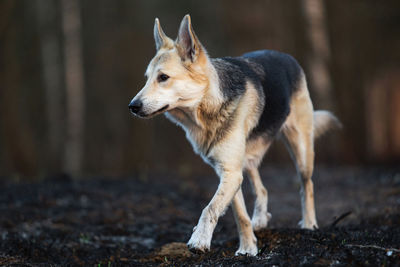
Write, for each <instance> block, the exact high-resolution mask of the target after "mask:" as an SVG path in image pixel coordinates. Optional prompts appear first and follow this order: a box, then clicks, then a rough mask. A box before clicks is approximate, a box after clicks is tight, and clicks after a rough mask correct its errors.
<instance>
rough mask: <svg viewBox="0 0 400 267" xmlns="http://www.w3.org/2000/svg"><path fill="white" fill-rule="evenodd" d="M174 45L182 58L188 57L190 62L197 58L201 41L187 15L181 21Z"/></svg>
mask: <svg viewBox="0 0 400 267" xmlns="http://www.w3.org/2000/svg"><path fill="white" fill-rule="evenodd" d="M176 47H177V48H178V52H179V55H180V56H181V58H182V60H184V61H185V60H187V59H189V60H190V61H191V62H194V61H195V60H196V59H197V58H198V56H199V54H200V52H201V50H202V46H201V43H200V41H199V39H198V38H197V36H196V34H195V33H194V31H193V28H192V23H191V19H190V16H189V15H186V16H185V17H184V18H183V20H182V22H181V26H180V27H179V33H178V38H177V40H176Z"/></svg>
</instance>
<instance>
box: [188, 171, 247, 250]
mask: <svg viewBox="0 0 400 267" xmlns="http://www.w3.org/2000/svg"><path fill="white" fill-rule="evenodd" d="M221 170H222V171H219V173H220V184H219V186H218V189H217V192H216V193H215V195H214V197H213V198H212V199H211V201H210V203H209V204H208V205H207V207H205V208H204V210H203V212H202V213H201V216H200V219H199V222H198V224H197V226H196V227H195V228H194V231H193V234H192V237H191V238H190V240H189V242H188V246H189V248H190V249H195V250H200V251H203V252H204V251H206V250H209V249H210V244H211V238H212V234H213V232H214V228H215V226H216V224H217V222H218V218H219V217H220V216H221V215H223V214H224V212H225V210H226V209H227V207H228V206H229V204H230V203H231V202H232V199H233V197H234V196H235V194H236V192H237V191H238V190H239V188H240V186H241V184H242V181H243V175H242V170H241V169H240V168H238V169H233V170H229V169H227V168H224V167H223V168H221Z"/></svg>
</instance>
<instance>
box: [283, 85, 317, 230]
mask: <svg viewBox="0 0 400 267" xmlns="http://www.w3.org/2000/svg"><path fill="white" fill-rule="evenodd" d="M299 90H300V91H299V92H297V94H296V95H294V96H293V99H292V103H291V114H290V115H289V117H288V119H287V120H286V122H285V125H284V127H283V141H284V143H285V144H286V147H287V148H288V151H289V153H290V154H291V157H292V159H293V161H294V163H295V165H296V169H297V173H298V176H299V178H300V182H301V189H300V195H301V207H302V220H301V221H300V223H299V224H300V225H301V227H302V228H306V229H315V228H318V226H317V219H316V216H315V207H314V186H313V182H312V180H311V176H312V173H313V169H314V135H313V107H312V103H311V100H310V97H309V94H308V91H307V89H306V87H304V86H303V87H301V88H300V89H299Z"/></svg>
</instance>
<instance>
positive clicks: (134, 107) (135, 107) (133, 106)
mask: <svg viewBox="0 0 400 267" xmlns="http://www.w3.org/2000/svg"><path fill="white" fill-rule="evenodd" d="M142 106H143V103H142V101H140V100H135V101H132V102H131V103H129V105H128V107H129V109H130V110H131V112H132V113H134V114H136V113H138V112H139V111H140V109H141V108H142Z"/></svg>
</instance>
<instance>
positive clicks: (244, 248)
mask: <svg viewBox="0 0 400 267" xmlns="http://www.w3.org/2000/svg"><path fill="white" fill-rule="evenodd" d="M232 210H233V215H234V216H235V221H236V225H237V228H238V232H239V239H240V246H239V249H238V250H237V251H236V253H235V255H252V256H255V255H257V252H258V251H257V238H256V236H255V235H254V232H253V228H252V226H251V222H250V217H249V215H248V214H247V210H246V205H245V202H244V198H243V193H242V189H239V191H238V192H237V193H236V195H235V197H234V198H233V200H232Z"/></svg>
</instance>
